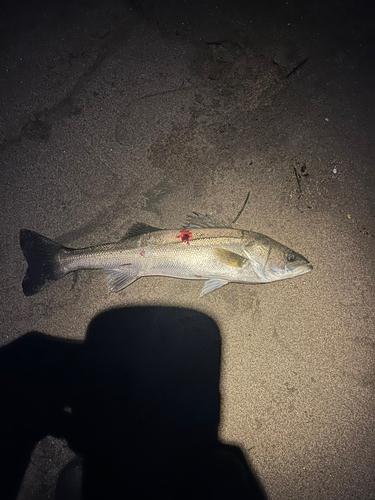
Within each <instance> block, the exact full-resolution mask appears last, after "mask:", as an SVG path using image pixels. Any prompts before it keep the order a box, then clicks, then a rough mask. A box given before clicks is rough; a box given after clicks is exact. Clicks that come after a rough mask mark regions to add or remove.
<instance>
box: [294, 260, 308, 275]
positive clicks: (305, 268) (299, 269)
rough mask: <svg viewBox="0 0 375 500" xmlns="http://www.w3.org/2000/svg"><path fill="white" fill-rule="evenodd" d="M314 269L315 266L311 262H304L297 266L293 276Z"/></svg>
mask: <svg viewBox="0 0 375 500" xmlns="http://www.w3.org/2000/svg"><path fill="white" fill-rule="evenodd" d="M312 270H313V266H312V265H311V264H310V263H307V264H302V265H301V266H298V267H295V268H294V269H293V270H292V274H293V276H300V275H301V274H306V273H309V272H310V271H312Z"/></svg>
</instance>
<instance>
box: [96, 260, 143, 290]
mask: <svg viewBox="0 0 375 500" xmlns="http://www.w3.org/2000/svg"><path fill="white" fill-rule="evenodd" d="M104 274H105V277H106V279H107V285H108V291H109V292H119V291H120V290H122V289H123V288H125V287H127V286H129V285H130V284H131V283H133V281H135V280H136V279H137V278H138V272H137V270H136V269H134V268H133V269H132V268H131V267H129V268H126V267H125V266H124V267H123V268H116V269H104Z"/></svg>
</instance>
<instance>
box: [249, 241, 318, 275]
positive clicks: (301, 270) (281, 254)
mask: <svg viewBox="0 0 375 500" xmlns="http://www.w3.org/2000/svg"><path fill="white" fill-rule="evenodd" d="M244 254H245V255H246V257H247V258H248V259H249V261H250V263H251V266H252V268H253V269H254V270H255V272H256V274H257V275H258V277H259V278H260V280H263V281H264V282H270V281H277V280H283V279H287V278H294V277H295V276H300V275H302V274H305V273H308V272H309V271H311V270H312V268H313V267H312V265H311V264H310V262H309V261H308V260H307V259H306V258H305V257H303V255H301V254H299V253H298V252H295V251H294V250H292V249H291V248H288V247H287V246H285V245H282V244H281V243H279V242H277V241H275V240H273V239H272V238H268V236H264V235H261V234H259V235H256V237H255V238H254V239H253V240H252V241H250V242H249V243H248V244H247V245H245V247H244Z"/></svg>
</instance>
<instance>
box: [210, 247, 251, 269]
mask: <svg viewBox="0 0 375 500" xmlns="http://www.w3.org/2000/svg"><path fill="white" fill-rule="evenodd" d="M214 254H215V256H216V258H217V259H218V260H219V261H220V262H221V263H222V264H226V265H227V266H230V267H243V266H244V265H245V264H246V262H247V259H246V258H245V257H243V256H242V255H240V254H238V253H235V252H231V251H230V250H225V249H224V248H214Z"/></svg>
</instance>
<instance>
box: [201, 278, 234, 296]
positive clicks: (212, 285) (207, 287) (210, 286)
mask: <svg viewBox="0 0 375 500" xmlns="http://www.w3.org/2000/svg"><path fill="white" fill-rule="evenodd" d="M228 283H229V282H228V281H226V280H220V279H212V280H207V281H206V283H205V284H204V287H203V288H202V291H201V294H200V295H199V298H201V297H203V295H206V293H210V292H213V291H214V290H216V289H217V288H220V287H222V286H224V285H227V284H228Z"/></svg>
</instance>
